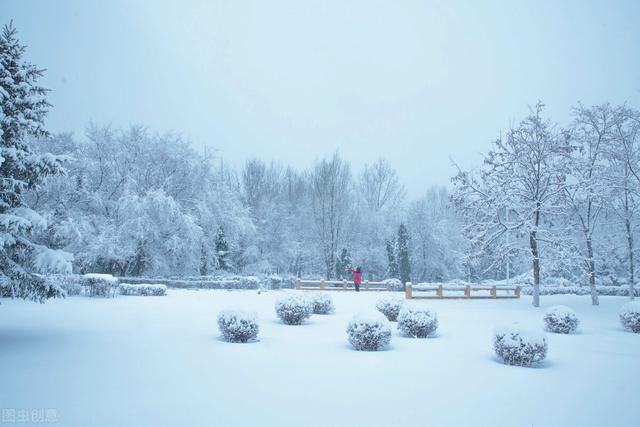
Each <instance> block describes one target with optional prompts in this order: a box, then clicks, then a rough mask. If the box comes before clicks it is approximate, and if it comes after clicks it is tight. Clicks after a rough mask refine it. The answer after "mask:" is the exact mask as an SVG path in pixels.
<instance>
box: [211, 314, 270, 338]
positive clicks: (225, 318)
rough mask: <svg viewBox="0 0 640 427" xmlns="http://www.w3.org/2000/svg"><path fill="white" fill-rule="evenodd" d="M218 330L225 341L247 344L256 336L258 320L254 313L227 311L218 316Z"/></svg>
mask: <svg viewBox="0 0 640 427" xmlns="http://www.w3.org/2000/svg"><path fill="white" fill-rule="evenodd" d="M218 329H220V333H221V334H222V337H223V338H224V339H225V341H229V342H247V341H251V340H254V339H256V337H257V336H258V331H259V329H260V328H259V327H258V319H257V317H256V314H255V313H254V312H248V311H244V310H235V309H228V310H224V311H222V312H220V313H219V314H218Z"/></svg>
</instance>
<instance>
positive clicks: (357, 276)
mask: <svg viewBox="0 0 640 427" xmlns="http://www.w3.org/2000/svg"><path fill="white" fill-rule="evenodd" d="M349 273H353V284H354V285H356V292H360V284H361V283H362V270H361V269H360V267H356V268H355V269H354V268H353V267H349Z"/></svg>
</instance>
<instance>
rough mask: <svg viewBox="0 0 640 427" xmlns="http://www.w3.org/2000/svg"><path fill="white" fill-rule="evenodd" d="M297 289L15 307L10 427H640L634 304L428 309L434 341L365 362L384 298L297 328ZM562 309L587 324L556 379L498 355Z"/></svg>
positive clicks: (7, 353) (401, 342)
mask: <svg viewBox="0 0 640 427" xmlns="http://www.w3.org/2000/svg"><path fill="white" fill-rule="evenodd" d="M285 292H300V291H273V292H264V293H262V294H258V293H257V292H255V291H188V290H171V289H170V290H169V291H168V295H167V296H164V297H136V296H130V297H125V296H120V297H118V298H115V299H103V298H87V297H70V298H67V299H65V300H54V301H49V302H47V303H46V304H44V305H40V304H34V303H30V302H23V301H17V300H6V299H5V300H3V301H2V305H0V366H2V370H1V372H2V375H1V377H0V408H2V411H3V412H2V416H5V415H6V416H7V417H10V416H11V415H12V414H13V415H14V416H16V414H18V416H25V414H27V413H29V414H30V413H32V412H33V411H37V410H44V409H46V410H47V412H46V413H47V416H48V417H50V418H51V419H50V418H47V420H48V421H55V422H56V425H61V426H83V427H86V426H110V427H113V426H492V427H495V426H509V427H516V426H523V427H525V426H526V427H531V426H563V427H567V426H581V427H586V426H603V425H612V426H613V425H615V426H619V427H620V426H638V425H640V412H638V410H637V403H638V396H640V334H633V333H630V332H627V331H625V330H623V329H622V327H621V325H620V322H619V320H618V309H619V308H620V307H621V306H622V305H623V304H624V303H625V302H626V301H627V299H626V298H622V297H602V298H601V305H600V306H599V307H592V306H591V305H590V299H589V297H588V296H545V297H543V298H542V305H543V306H542V307H540V308H538V309H536V308H533V307H532V306H531V299H530V298H529V297H523V298H522V299H520V300H497V301H491V300H473V301H464V300H456V301H419V302H416V303H417V304H425V305H426V306H429V307H430V308H432V309H433V310H434V311H436V312H437V315H438V319H439V323H440V326H439V329H438V331H437V333H436V336H435V337H433V338H427V339H412V338H405V337H402V336H400V335H399V334H398V333H397V330H396V329H395V328H396V324H395V323H392V328H393V336H392V339H391V345H390V347H389V348H388V349H387V350H386V351H381V352H358V351H354V350H352V348H351V347H350V345H349V344H348V342H347V335H346V333H345V329H346V327H347V324H348V322H349V320H350V319H351V317H352V316H353V315H354V314H355V313H356V312H360V311H367V310H372V309H374V307H375V302H376V300H377V299H378V298H380V297H381V296H382V295H383V294H382V293H377V292H371V293H360V294H355V293H339V292H335V293H332V294H331V295H332V296H333V298H334V303H335V313H334V314H332V315H325V316H322V315H313V316H312V317H311V318H310V319H309V320H308V321H307V322H306V323H305V324H303V325H302V326H287V325H284V324H282V323H281V322H280V321H278V320H277V317H276V314H275V312H274V309H273V305H274V301H275V300H276V298H277V297H279V296H282V295H283V293H285ZM557 304H562V305H566V306H568V307H571V308H573V309H574V310H575V311H576V313H577V315H578V316H579V318H580V327H579V329H578V332H577V333H575V334H569V335H564V334H551V333H547V334H546V337H547V341H548V345H549V352H548V357H547V359H546V360H545V362H544V364H543V365H542V366H541V367H536V368H524V367H515V366H506V365H503V364H502V363H501V362H499V361H498V360H497V359H496V357H495V355H494V352H493V348H492V333H493V331H494V329H495V327H496V326H497V325H500V324H504V323H510V322H513V321H517V322H519V323H520V324H522V325H526V326H535V327H540V328H542V326H543V321H542V317H543V315H544V312H545V308H547V307H549V306H552V305H557ZM228 307H240V308H246V309H249V310H255V311H256V312H257V314H258V318H259V321H260V334H259V341H258V342H253V343H247V344H232V343H227V342H224V341H222V340H221V339H220V337H219V332H218V330H217V321H216V317H217V314H218V312H219V311H221V310H223V309H225V308H228ZM25 411H30V412H25ZM18 420H19V419H18ZM36 421H41V420H38V419H36ZM45 422H46V420H45Z"/></svg>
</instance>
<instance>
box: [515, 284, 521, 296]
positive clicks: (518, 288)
mask: <svg viewBox="0 0 640 427" xmlns="http://www.w3.org/2000/svg"><path fill="white" fill-rule="evenodd" d="M515 295H516V298H520V286H516V291H515Z"/></svg>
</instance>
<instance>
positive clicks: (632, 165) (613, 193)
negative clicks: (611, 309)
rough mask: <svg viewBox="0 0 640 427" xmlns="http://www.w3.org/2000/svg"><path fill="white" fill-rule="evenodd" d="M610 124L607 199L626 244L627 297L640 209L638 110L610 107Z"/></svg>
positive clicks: (631, 289)
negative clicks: (617, 220)
mask: <svg viewBox="0 0 640 427" xmlns="http://www.w3.org/2000/svg"><path fill="white" fill-rule="evenodd" d="M614 116H615V117H614V126H613V130H612V135H611V138H610V140H609V144H608V145H607V147H606V152H605V155H606V158H607V160H608V165H609V167H608V169H607V171H606V180H607V181H608V184H609V188H610V192H609V193H608V198H607V200H608V203H609V206H610V208H611V209H612V211H613V212H614V213H615V214H616V216H617V217H618V218H619V219H620V220H621V221H620V224H621V225H622V228H623V230H624V234H623V235H624V240H625V244H624V247H625V248H626V264H627V284H628V286H629V297H630V298H631V299H634V295H635V290H634V287H635V251H636V248H635V239H634V235H635V233H634V229H635V226H636V221H637V214H638V211H639V209H640V112H638V111H636V110H633V109H631V108H628V107H618V108H616V109H615V110H614Z"/></svg>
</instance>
